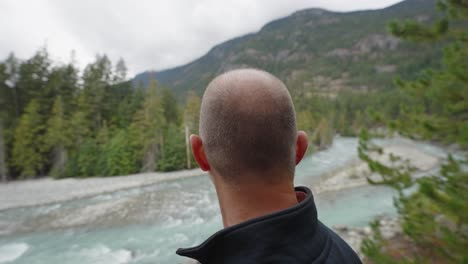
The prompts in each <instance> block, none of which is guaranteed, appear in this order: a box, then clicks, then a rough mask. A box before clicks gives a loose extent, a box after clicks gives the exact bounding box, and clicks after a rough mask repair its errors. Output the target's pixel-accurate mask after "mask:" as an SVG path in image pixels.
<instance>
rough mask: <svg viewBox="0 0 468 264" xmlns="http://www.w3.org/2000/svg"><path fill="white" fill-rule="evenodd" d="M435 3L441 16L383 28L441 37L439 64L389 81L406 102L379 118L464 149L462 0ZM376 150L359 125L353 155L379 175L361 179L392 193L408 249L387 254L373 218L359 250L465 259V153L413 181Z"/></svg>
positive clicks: (419, 259) (378, 258) (430, 259)
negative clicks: (356, 152) (408, 192)
mask: <svg viewBox="0 0 468 264" xmlns="http://www.w3.org/2000/svg"><path fill="white" fill-rule="evenodd" d="M439 7H440V8H441V9H442V11H444V12H445V16H444V17H442V18H441V19H440V20H439V21H437V22H436V23H435V24H433V25H432V26H427V25H421V24H419V23H417V22H412V21H410V22H405V23H398V22H393V23H391V24H390V30H391V31H392V33H393V34H394V35H396V36H398V37H401V38H404V39H407V40H410V41H417V42H421V41H442V43H444V44H445V45H446V47H445V49H444V56H443V60H442V63H441V68H440V69H437V70H426V71H424V73H423V74H422V76H421V77H420V78H418V79H417V80H416V81H403V80H398V81H397V84H398V86H399V87H400V89H402V91H403V92H404V93H406V94H407V95H408V96H409V97H410V98H411V99H412V101H413V102H414V103H413V104H412V105H409V106H405V107H404V109H403V111H402V115H401V116H400V117H399V118H397V119H395V120H387V125H388V126H389V127H390V128H391V129H393V130H396V131H398V132H399V133H401V134H403V135H406V136H409V137H413V138H418V139H430V140H436V141H439V142H444V143H447V144H452V143H457V144H459V146H460V147H461V148H462V149H466V147H467V146H468V123H467V122H466V119H467V116H468V103H467V102H468V98H467V96H468V78H467V75H466V73H467V72H466V69H468V39H467V36H468V30H467V29H468V28H467V27H466V23H467V19H468V3H467V2H466V1H462V0H446V1H441V2H439ZM381 152H382V150H381V148H380V147H378V146H375V145H374V144H373V143H372V141H371V138H370V135H369V134H368V133H367V132H366V131H363V133H362V134H361V138H360V146H359V156H360V157H361V159H363V160H364V161H366V162H367V163H368V165H369V168H370V169H371V170H372V171H373V172H376V173H378V174H380V175H381V176H382V181H379V182H375V181H371V180H369V181H370V182H371V183H373V184H386V185H390V186H392V187H394V188H395V189H396V190H397V191H398V193H399V196H398V197H397V199H396V200H395V202H396V206H397V208H398V213H399V218H400V220H401V225H402V229H403V232H404V234H405V239H407V240H408V241H410V242H411V243H412V245H411V247H412V248H413V250H412V251H409V252H407V253H406V254H399V255H400V256H395V255H398V254H395V252H389V251H388V248H387V247H386V246H387V245H389V242H388V241H387V240H385V239H384V238H383V237H382V236H381V234H380V233H379V230H378V226H377V225H376V224H374V230H375V233H374V235H373V237H371V238H370V239H367V240H365V241H364V242H363V245H362V249H363V252H364V253H365V254H366V255H367V256H368V257H369V258H370V259H371V260H372V261H373V262H375V263H436V262H437V263H438V262H440V261H443V263H468V253H467V251H466V249H467V248H468V232H467V229H466V227H467V225H468V203H467V202H466V201H468V171H467V164H468V162H467V161H466V156H465V157H463V158H460V159H458V160H457V159H455V158H454V157H452V156H450V155H449V156H448V158H447V160H446V162H445V164H444V165H443V166H442V168H441V170H440V172H439V173H438V174H436V175H434V176H428V177H424V178H420V179H416V180H415V179H414V177H413V173H414V168H413V167H412V166H411V164H408V162H405V161H403V160H401V159H400V158H399V157H391V160H392V161H393V163H392V164H390V165H388V164H382V163H380V162H378V161H376V160H374V159H372V158H371V156H372V155H376V154H379V153H381ZM414 185H416V186H417V188H416V191H415V192H414V193H412V194H411V195H405V192H404V190H406V189H407V188H409V187H412V186H414ZM427 249H430V251H429V252H428V250H427Z"/></svg>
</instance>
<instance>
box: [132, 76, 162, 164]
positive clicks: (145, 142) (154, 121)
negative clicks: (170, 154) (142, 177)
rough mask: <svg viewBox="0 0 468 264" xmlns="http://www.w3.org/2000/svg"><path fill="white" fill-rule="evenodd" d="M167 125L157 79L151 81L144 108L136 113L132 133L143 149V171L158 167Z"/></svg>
mask: <svg viewBox="0 0 468 264" xmlns="http://www.w3.org/2000/svg"><path fill="white" fill-rule="evenodd" d="M165 126H166V120H165V119H164V109H163V107H162V104H161V98H160V96H159V93H158V89H157V86H156V82H155V81H151V82H150V85H149V87H148V90H147V92H146V97H145V101H144V102H143V106H142V108H141V109H140V110H139V111H138V112H137V113H136V114H135V118H134V122H133V124H132V128H131V130H132V133H134V135H135V137H134V138H136V139H138V142H137V144H138V148H139V149H141V152H140V155H139V156H140V160H141V164H142V171H154V170H156V168H157V159H158V158H159V155H160V154H161V152H160V150H161V145H162V143H163V132H164V127H165Z"/></svg>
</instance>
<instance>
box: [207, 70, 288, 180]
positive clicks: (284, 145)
mask: <svg viewBox="0 0 468 264" xmlns="http://www.w3.org/2000/svg"><path fill="white" fill-rule="evenodd" d="M296 133H297V131H296V118H295V111H294V106H293V103H292V100H291V96H290V95H289V92H288V90H287V89H286V87H285V85H284V84H283V83H282V82H281V81H280V80H279V79H277V78H276V77H274V76H273V75H271V74H269V73H267V72H264V71H260V70H254V69H242V70H234V71H230V72H227V73H224V74H222V75H220V76H218V77H217V78H215V79H214V80H213V81H212V82H211V83H210V84H209V85H208V87H207V88H206V91H205V94H204V95H203V101H202V105H201V114H200V136H201V138H202V141H203V146H204V151H205V154H206V157H207V159H208V162H209V163H210V166H211V169H212V170H214V171H215V172H217V174H219V175H220V176H221V177H223V179H224V180H225V181H226V182H243V181H260V182H264V183H275V182H278V181H282V180H285V179H284V177H288V178H289V179H292V177H293V175H294V168H295V142H296ZM252 176H256V177H257V178H255V179H253V178H251V177H252ZM246 177H250V178H246Z"/></svg>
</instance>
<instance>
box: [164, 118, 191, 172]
mask: <svg viewBox="0 0 468 264" xmlns="http://www.w3.org/2000/svg"><path fill="white" fill-rule="evenodd" d="M164 138H165V140H164V145H163V146H162V149H161V152H162V153H161V158H160V159H159V160H158V169H159V170H161V171H172V170H180V169H184V168H185V164H186V161H185V139H184V129H183V128H181V127H177V126H175V125H173V124H171V125H169V128H168V130H167V131H166V133H165V137H164Z"/></svg>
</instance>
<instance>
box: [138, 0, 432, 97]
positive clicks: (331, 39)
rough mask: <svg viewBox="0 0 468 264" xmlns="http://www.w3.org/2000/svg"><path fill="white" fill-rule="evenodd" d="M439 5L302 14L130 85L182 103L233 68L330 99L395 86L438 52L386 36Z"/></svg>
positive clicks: (409, 3) (420, 0)
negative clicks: (169, 93) (397, 23)
mask: <svg viewBox="0 0 468 264" xmlns="http://www.w3.org/2000/svg"><path fill="white" fill-rule="evenodd" d="M435 2H436V0H406V1H403V2H400V3H398V4H396V5H393V6H390V7H388V8H385V9H380V10H369V11H357V12H348V13H338V12H330V11H327V10H323V9H306V10H302V11H298V12H295V13H294V14H292V15H290V16H288V17H285V18H281V19H278V20H275V21H272V22H270V23H268V24H266V25H265V26H264V27H262V29H261V30H260V31H259V32H257V33H252V34H247V35H245V36H241V37H238V38H234V39H232V40H229V41H226V42H224V43H221V44H219V45H217V46H215V47H213V48H212V49H211V50H210V51H209V52H208V53H207V54H205V55H204V56H202V57H201V58H199V59H197V60H195V61H193V62H191V63H188V64H186V65H183V66H179V67H176V68H172V69H168V70H163V71H157V72H152V71H147V72H143V73H140V74H138V75H136V76H135V78H134V80H133V81H134V83H135V84H139V83H140V84H141V83H143V84H144V85H146V84H147V83H148V82H149V80H150V79H156V80H157V81H158V82H159V83H160V84H162V85H164V86H168V87H171V89H173V91H174V93H175V94H176V95H177V96H178V97H179V98H183V97H184V95H185V93H186V92H187V91H188V90H194V91H195V92H196V93H198V94H202V92H203V90H204V89H205V87H206V85H207V83H208V82H209V81H210V80H211V79H212V78H213V77H214V76H216V75H218V74H220V73H222V72H224V71H227V70H230V69H235V68H241V67H255V68H261V69H265V70H267V71H269V72H271V73H273V74H275V75H277V76H278V77H279V78H280V79H282V80H283V81H284V82H285V83H286V85H287V86H288V87H289V88H290V89H292V90H293V89H305V90H311V91H315V92H318V93H326V94H335V93H336V92H338V91H340V90H343V89H353V90H373V89H386V88H390V87H392V86H393V85H392V80H393V78H394V77H395V75H400V76H402V77H410V76H412V75H414V74H416V70H417V69H420V68H421V65H424V66H426V67H427V66H430V65H435V64H436V61H437V58H439V56H440V49H438V48H434V46H430V45H427V46H424V45H422V46H421V45H420V44H418V45H415V44H412V43H408V42H402V41H401V40H399V39H396V38H394V37H392V36H391V35H389V34H388V32H387V24H388V22H389V21H391V20H405V19H416V20H418V21H423V22H425V21H427V22H430V21H433V20H434V19H435V18H436V17H437V12H436V10H435V8H434V7H435Z"/></svg>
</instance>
